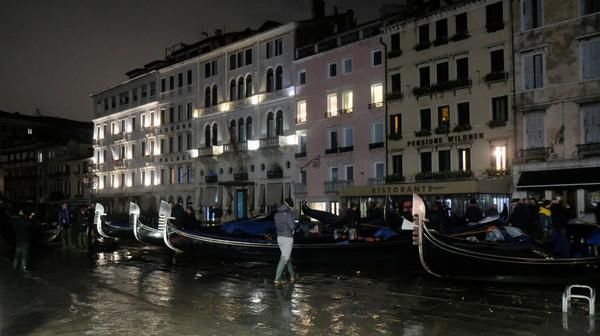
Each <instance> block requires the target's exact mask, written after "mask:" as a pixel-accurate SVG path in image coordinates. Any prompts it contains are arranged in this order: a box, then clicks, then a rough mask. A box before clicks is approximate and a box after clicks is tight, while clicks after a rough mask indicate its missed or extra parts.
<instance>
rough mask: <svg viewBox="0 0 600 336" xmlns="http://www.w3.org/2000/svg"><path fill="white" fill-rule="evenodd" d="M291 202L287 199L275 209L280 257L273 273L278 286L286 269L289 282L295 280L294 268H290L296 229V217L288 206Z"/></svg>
mask: <svg viewBox="0 0 600 336" xmlns="http://www.w3.org/2000/svg"><path fill="white" fill-rule="evenodd" d="M291 205H292V202H291V200H290V199H287V200H286V201H285V202H284V203H282V204H281V205H279V207H277V212H276V213H275V217H274V221H275V227H276V229H277V245H279V250H280V251H281V257H280V258H279V263H278V264H277V270H276V271H275V280H274V281H273V283H274V284H276V285H278V284H281V283H282V280H281V276H282V275H283V270H284V269H285V268H287V271H288V273H290V280H291V281H292V282H293V281H294V280H295V276H296V275H295V273H294V267H293V266H292V247H293V245H294V231H295V228H296V216H295V215H294V213H293V212H292V210H291V208H290V206H291Z"/></svg>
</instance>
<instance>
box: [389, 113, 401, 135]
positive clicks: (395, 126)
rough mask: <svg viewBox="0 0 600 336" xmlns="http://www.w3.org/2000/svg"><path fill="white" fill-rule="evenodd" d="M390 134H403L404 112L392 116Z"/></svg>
mask: <svg viewBox="0 0 600 336" xmlns="http://www.w3.org/2000/svg"><path fill="white" fill-rule="evenodd" d="M390 134H392V135H400V134H402V114H400V113H397V114H394V115H391V116H390Z"/></svg>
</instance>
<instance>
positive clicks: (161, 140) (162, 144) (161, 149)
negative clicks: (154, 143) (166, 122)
mask: <svg viewBox="0 0 600 336" xmlns="http://www.w3.org/2000/svg"><path fill="white" fill-rule="evenodd" d="M160 154H165V139H160Z"/></svg>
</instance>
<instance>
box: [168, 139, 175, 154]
mask: <svg viewBox="0 0 600 336" xmlns="http://www.w3.org/2000/svg"><path fill="white" fill-rule="evenodd" d="M174 149H175V146H174V145H173V137H169V153H173V150H174Z"/></svg>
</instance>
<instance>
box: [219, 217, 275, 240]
mask: <svg viewBox="0 0 600 336" xmlns="http://www.w3.org/2000/svg"><path fill="white" fill-rule="evenodd" d="M221 230H223V231H224V232H227V233H229V234H234V233H236V234H237V233H243V234H247V235H252V236H260V235H263V234H267V233H271V234H273V233H275V223H274V222H273V221H272V220H255V219H242V220H238V221H233V222H229V223H225V224H223V226H222V228H221Z"/></svg>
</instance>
